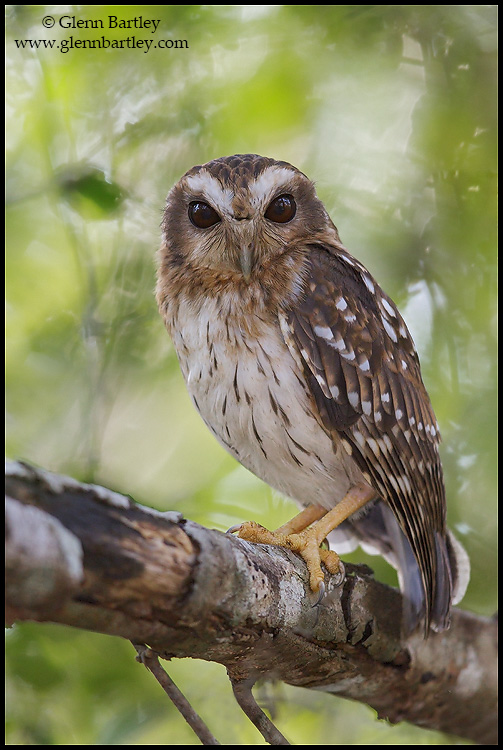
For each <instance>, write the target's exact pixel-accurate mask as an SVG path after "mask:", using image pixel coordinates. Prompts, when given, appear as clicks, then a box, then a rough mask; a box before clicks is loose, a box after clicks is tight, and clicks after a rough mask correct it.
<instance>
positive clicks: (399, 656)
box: [6, 462, 497, 744]
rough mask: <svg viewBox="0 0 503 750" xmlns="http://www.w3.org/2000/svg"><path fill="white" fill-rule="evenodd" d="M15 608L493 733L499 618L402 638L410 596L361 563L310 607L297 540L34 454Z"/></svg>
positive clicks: (456, 621) (479, 737) (19, 502)
mask: <svg viewBox="0 0 503 750" xmlns="http://www.w3.org/2000/svg"><path fill="white" fill-rule="evenodd" d="M6 497H7V524H6V531H7V583H6V605H7V618H8V620H9V621H11V622H12V621H15V620H36V621H40V622H57V623H62V624H65V625H71V626H74V627H78V628H83V629H87V630H93V631H97V632H101V633H107V634H109V635H116V636H122V637H124V638H127V639H129V640H131V641H133V642H135V643H145V644H148V645H149V646H150V647H151V648H152V649H154V650H155V651H156V652H158V653H159V654H160V655H161V656H163V657H165V658H169V657H173V656H175V657H196V658H201V659H206V660H210V661H217V662H220V663H222V664H224V665H225V666H226V668H227V670H228V672H229V675H230V676H231V678H232V679H233V681H234V683H236V682H239V681H240V680H252V681H253V680H255V679H256V678H258V677H267V678H270V679H278V680H282V681H284V682H287V683H289V684H292V685H298V686H302V687H306V688H317V689H321V690H324V691H327V692H330V693H333V694H336V695H338V696H342V697H346V698H351V699H354V700H357V701H361V702H364V703H367V704H369V705H370V706H372V707H373V708H375V709H376V710H377V711H378V714H379V716H380V717H383V718H384V717H386V718H387V719H388V720H390V721H391V722H399V721H409V722H412V723H414V724H416V725H418V726H421V727H425V728H430V729H437V730H440V731H444V732H448V733H451V734H455V735H458V736H460V737H464V738H467V739H472V740H474V741H476V742H478V743H481V744H495V743H496V742H497V737H496V731H497V729H496V727H497V720H496V667H495V665H496V656H497V651H496V623H495V622H494V621H493V620H488V619H487V618H483V617H478V616H476V615H473V614H470V613H468V612H464V611H462V610H455V611H454V613H453V618H452V626H451V628H450V630H449V631H447V632H445V633H442V634H436V635H435V634H434V635H432V636H431V637H430V638H429V639H428V640H427V641H423V639H422V638H421V637H420V636H415V637H412V638H409V639H408V640H407V641H406V642H404V641H402V640H401V638H400V632H399V623H400V619H401V600H400V595H399V593H398V592H397V591H395V590H394V589H392V588H390V587H387V586H385V585H383V584H381V583H378V582H377V581H375V580H374V579H373V577H372V573H371V571H370V570H369V569H368V568H366V567H364V566H351V565H347V566H346V572H347V576H346V580H345V581H344V583H343V585H342V586H340V587H338V588H337V587H333V586H332V587H331V586H330V581H329V583H328V591H329V595H328V597H327V598H326V599H325V600H324V601H323V602H322V603H321V604H320V605H319V606H314V607H313V601H314V595H313V594H311V592H310V591H309V588H308V585H307V576H306V570H305V567H304V564H303V563H302V561H301V560H300V559H298V558H297V557H296V556H295V555H294V554H293V553H290V552H288V551H286V550H282V549H278V548H274V547H268V546H264V545H254V544H251V543H248V542H244V541H242V540H240V539H236V538H235V537H233V536H231V535H227V534H223V533H221V532H218V531H212V530H209V529H205V528H203V527H201V526H199V525H197V524H195V523H193V522H191V521H187V520H185V519H183V518H182V516H181V515H180V514H179V513H174V512H167V513H160V512H157V511H154V510H152V509H150V508H147V507H144V506H140V505H137V504H135V503H134V502H133V501H132V500H131V499H129V498H128V497H125V496H123V495H119V494H117V493H114V492H111V491H110V490H106V489H105V488H103V487H98V486H95V485H85V484H81V483H79V482H77V481H75V480H73V479H70V478H68V477H62V476H59V475H55V474H50V473H49V472H46V471H42V470H40V469H35V468H33V467H31V466H28V465H26V464H22V463H14V462H12V463H9V464H8V465H7V467H6Z"/></svg>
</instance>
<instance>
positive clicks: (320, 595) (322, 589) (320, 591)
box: [312, 581, 326, 608]
mask: <svg viewBox="0 0 503 750" xmlns="http://www.w3.org/2000/svg"><path fill="white" fill-rule="evenodd" d="M325 592H326V586H325V583H324V581H320V585H319V588H318V596H317V597H316V601H315V602H314V604H313V605H312V608H314V607H317V606H318V604H319V603H320V602H321V600H322V599H323V598H324V596H325Z"/></svg>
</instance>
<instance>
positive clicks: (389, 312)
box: [381, 297, 396, 318]
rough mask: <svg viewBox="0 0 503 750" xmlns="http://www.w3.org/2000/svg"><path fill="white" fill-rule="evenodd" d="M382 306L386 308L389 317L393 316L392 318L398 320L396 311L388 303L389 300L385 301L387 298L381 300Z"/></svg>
mask: <svg viewBox="0 0 503 750" xmlns="http://www.w3.org/2000/svg"><path fill="white" fill-rule="evenodd" d="M381 305H382V306H383V307H384V309H385V310H386V312H387V313H388V315H392V316H393V317H394V318H396V314H395V311H394V310H393V308H392V307H391V305H390V303H389V302H388V300H387V299H385V297H383V298H382V299H381Z"/></svg>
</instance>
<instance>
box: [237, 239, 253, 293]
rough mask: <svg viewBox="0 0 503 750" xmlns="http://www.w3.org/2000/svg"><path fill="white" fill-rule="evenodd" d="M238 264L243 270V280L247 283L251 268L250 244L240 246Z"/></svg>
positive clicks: (251, 252) (251, 254)
mask: <svg viewBox="0 0 503 750" xmlns="http://www.w3.org/2000/svg"><path fill="white" fill-rule="evenodd" d="M239 265H240V267H241V271H242V272H243V278H244V280H245V281H246V283H247V284H249V283H250V278H251V272H252V268H253V251H252V245H251V244H249V245H243V246H241V248H240V250H239Z"/></svg>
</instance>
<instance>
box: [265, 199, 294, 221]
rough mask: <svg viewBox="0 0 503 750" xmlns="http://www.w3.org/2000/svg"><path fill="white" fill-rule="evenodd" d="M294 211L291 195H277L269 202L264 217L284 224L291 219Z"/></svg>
mask: <svg viewBox="0 0 503 750" xmlns="http://www.w3.org/2000/svg"><path fill="white" fill-rule="evenodd" d="M296 211H297V206H296V205H295V201H294V199H293V195H279V196H278V197H277V198H275V199H274V200H273V201H272V202H271V203H270V204H269V207H268V209H267V211H266V212H265V218H266V219H269V220H270V221H275V222H276V223H277V224H286V223H287V221H291V220H292V219H293V217H294V216H295V213H296Z"/></svg>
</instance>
